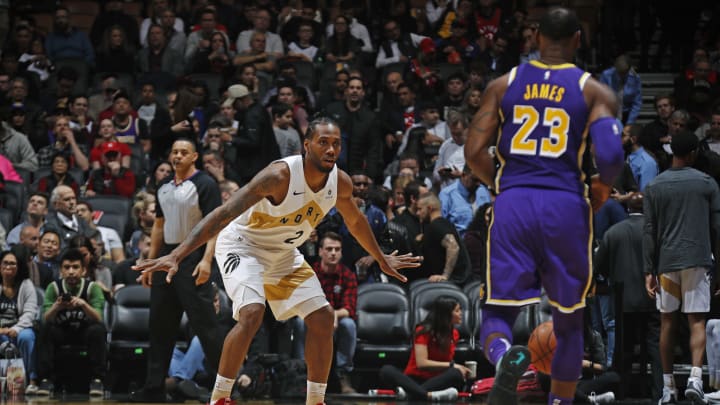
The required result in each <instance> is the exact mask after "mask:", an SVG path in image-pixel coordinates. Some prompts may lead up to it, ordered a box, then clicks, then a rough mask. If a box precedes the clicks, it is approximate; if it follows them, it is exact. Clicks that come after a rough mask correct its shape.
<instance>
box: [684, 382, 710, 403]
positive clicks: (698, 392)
mask: <svg viewBox="0 0 720 405" xmlns="http://www.w3.org/2000/svg"><path fill="white" fill-rule="evenodd" d="M685 398H687V399H689V400H690V401H692V403H693V404H695V405H699V404H707V403H708V402H707V400H706V399H705V393H704V392H703V386H702V380H700V379H697V378H688V382H687V388H685Z"/></svg>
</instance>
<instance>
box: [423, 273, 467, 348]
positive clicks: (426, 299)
mask: <svg viewBox="0 0 720 405" xmlns="http://www.w3.org/2000/svg"><path fill="white" fill-rule="evenodd" d="M433 284H434V285H431V288H424V289H420V290H419V291H416V292H415V293H413V294H411V301H410V306H411V308H412V323H413V325H417V324H419V323H420V322H422V321H423V319H425V317H426V316H427V314H428V312H430V308H431V307H432V305H433V303H434V302H435V300H437V299H438V298H439V297H443V296H449V297H452V298H454V299H456V300H457V301H458V303H460V307H461V308H462V311H463V319H462V324H461V325H458V326H457V327H456V328H457V329H458V332H459V333H460V341H459V342H458V344H457V346H456V348H455V360H456V361H464V360H471V359H472V360H474V358H473V357H474V355H473V350H474V349H475V342H474V340H473V339H474V337H473V334H472V330H471V328H472V325H471V322H472V308H471V307H470V301H469V300H468V298H467V296H466V295H465V293H463V292H462V290H460V289H459V288H457V287H455V286H454V285H452V284H446V285H443V284H438V283H433ZM448 285H452V286H453V287H448Z"/></svg>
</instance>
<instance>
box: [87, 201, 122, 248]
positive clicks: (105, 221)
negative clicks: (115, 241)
mask: <svg viewBox="0 0 720 405" xmlns="http://www.w3.org/2000/svg"><path fill="white" fill-rule="evenodd" d="M93 208H95V207H94V206H93ZM128 220H129V218H128V215H127V214H125V215H121V214H116V213H113V212H104V213H103V215H102V216H101V217H100V221H98V225H100V226H105V227H108V228H112V229H114V230H115V231H116V232H117V233H118V236H120V239H121V240H126V239H127V238H126V237H125V232H126V231H127V223H128Z"/></svg>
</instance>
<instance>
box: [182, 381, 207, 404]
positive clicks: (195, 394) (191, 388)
mask: <svg viewBox="0 0 720 405" xmlns="http://www.w3.org/2000/svg"><path fill="white" fill-rule="evenodd" d="M176 388H177V390H178V391H179V392H180V393H181V394H182V395H183V396H185V397H186V398H191V399H198V400H200V399H205V397H207V396H208V394H209V392H208V390H207V389H206V388H203V387H201V386H199V385H198V384H197V383H196V382H195V381H193V380H182V381H180V382H179V383H178V384H177V387H176Z"/></svg>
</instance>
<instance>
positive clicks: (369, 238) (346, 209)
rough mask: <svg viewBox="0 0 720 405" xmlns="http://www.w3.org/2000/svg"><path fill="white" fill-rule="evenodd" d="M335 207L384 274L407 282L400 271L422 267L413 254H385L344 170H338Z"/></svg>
mask: <svg viewBox="0 0 720 405" xmlns="http://www.w3.org/2000/svg"><path fill="white" fill-rule="evenodd" d="M335 207H336V208H337V210H338V211H339V212H340V215H342V217H343V220H344V221H345V225H346V226H347V227H348V230H350V233H351V234H352V235H353V236H354V237H355V239H357V241H358V242H360V246H362V247H363V249H365V250H366V251H367V252H368V253H369V254H370V256H372V257H373V258H374V259H375V260H377V262H378V265H379V266H380V270H382V271H383V273H385V274H387V275H389V276H392V277H395V278H396V279H398V280H400V281H402V282H405V281H407V278H406V277H405V276H403V275H402V274H400V273H399V272H398V270H399V269H404V268H412V267H418V266H420V262H421V261H422V258H421V257H417V256H413V255H411V254H405V255H398V254H397V251H396V252H393V253H392V254H390V255H385V254H383V252H382V250H380V246H379V245H378V243H377V241H376V240H375V235H373V232H372V229H370V224H368V222H367V219H366V218H365V215H363V213H362V212H360V210H359V209H358V207H357V205H355V202H354V201H353V199H352V181H350V176H348V175H347V173H345V172H344V171H342V170H338V198H337V202H336V203H335Z"/></svg>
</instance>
